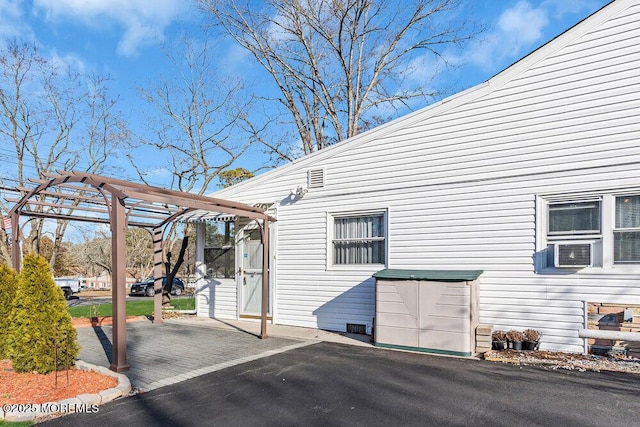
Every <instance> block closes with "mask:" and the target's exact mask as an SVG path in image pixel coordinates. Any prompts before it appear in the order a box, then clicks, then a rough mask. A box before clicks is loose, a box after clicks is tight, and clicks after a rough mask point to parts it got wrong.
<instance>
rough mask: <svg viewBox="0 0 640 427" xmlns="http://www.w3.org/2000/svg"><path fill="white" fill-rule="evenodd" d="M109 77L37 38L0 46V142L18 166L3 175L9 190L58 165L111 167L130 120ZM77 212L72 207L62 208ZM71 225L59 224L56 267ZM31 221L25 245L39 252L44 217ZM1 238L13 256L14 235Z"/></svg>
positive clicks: (20, 189) (21, 189)
mask: <svg viewBox="0 0 640 427" xmlns="http://www.w3.org/2000/svg"><path fill="white" fill-rule="evenodd" d="M107 83H108V78H106V77H100V76H85V75H83V74H81V73H80V72H78V71H77V70H75V69H73V68H72V67H69V66H67V65H65V64H63V63H61V62H60V61H55V60H52V59H48V58H46V57H44V56H42V55H41V54H40V53H39V49H38V46H37V45H36V44H35V43H28V42H23V41H19V40H9V41H8V42H7V43H6V46H5V47H4V48H3V49H1V50H0V147H3V149H2V151H1V155H2V157H3V159H4V160H5V164H10V165H11V172H7V171H6V170H3V176H2V177H1V181H2V185H3V187H4V188H5V190H6V189H13V190H14V191H13V194H14V195H15V194H18V195H21V194H25V193H26V191H28V183H27V179H28V178H30V177H36V178H43V177H44V174H45V173H47V172H54V171H55V170H56V169H80V170H85V171H89V172H93V173H95V172H100V171H101V170H102V169H103V168H104V166H105V164H106V161H107V159H108V158H109V157H110V156H111V155H113V153H114V152H115V150H116V149H118V148H120V147H121V146H122V145H123V144H124V143H125V141H126V139H127V132H126V126H125V124H124V122H123V121H122V120H121V119H120V118H119V116H118V114H117V112H116V111H115V103H116V101H115V100H113V99H110V98H109V96H108V91H107ZM14 165H15V168H13V166H14ZM44 197H50V196H39V200H38V201H39V202H43V203H44V202H45V200H44ZM0 203H2V202H0ZM0 208H1V209H2V210H3V211H4V212H6V210H7V208H8V206H7V205H5V204H4V203H2V204H1V205H0ZM26 209H27V210H33V211H37V212H40V213H43V212H51V211H52V209H55V208H51V207H47V205H46V204H41V205H37V206H34V207H26ZM72 210H73V206H71V207H70V208H67V209H65V210H64V211H56V212H55V213H58V214H68V213H70V212H71V211H72ZM67 224H68V223H67V221H64V220H58V221H56V223H55V231H54V232H53V239H52V240H53V248H52V255H51V257H50V263H51V265H52V266H54V265H56V258H57V254H58V253H59V252H60V251H61V248H62V239H63V236H64V234H65V232H66V229H67ZM28 225H29V227H28V228H29V233H28V235H27V236H25V238H24V239H23V241H24V247H25V248H24V249H25V250H26V251H35V252H39V250H40V248H39V246H40V240H41V237H42V234H43V231H44V229H45V220H44V219H32V220H31V221H29V223H28ZM13 232H15V230H14V231H13ZM3 233H4V231H3ZM2 237H3V238H2V241H1V242H0V256H2V258H3V259H4V261H5V262H9V260H10V255H9V250H8V248H7V238H6V235H4V236H2Z"/></svg>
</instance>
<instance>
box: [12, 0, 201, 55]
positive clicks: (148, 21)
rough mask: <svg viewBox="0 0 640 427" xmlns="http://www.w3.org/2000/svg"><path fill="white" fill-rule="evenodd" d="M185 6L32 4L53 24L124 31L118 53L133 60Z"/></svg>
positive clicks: (82, 0)
mask: <svg viewBox="0 0 640 427" xmlns="http://www.w3.org/2000/svg"><path fill="white" fill-rule="evenodd" d="M0 1H2V0H0ZM185 4H187V5H188V3H185V2H184V1H183V0H153V1H149V0H91V1H87V0H34V11H35V12H36V13H44V16H45V19H47V20H49V21H53V22H56V21H62V20H64V19H69V18H71V19H76V20H78V21H80V22H82V23H83V24H84V25H87V26H90V27H94V28H104V27H105V26H107V25H113V24H116V25H118V26H120V27H122V28H123V34H122V37H121V39H120V41H119V43H118V47H117V51H118V53H119V54H120V55H124V56H134V55H136V54H137V51H138V49H140V48H141V47H144V46H149V45H153V44H156V43H161V42H162V41H163V40H164V32H165V30H166V28H167V27H168V26H169V25H170V24H171V23H172V22H174V21H175V20H177V19H180V17H181V16H182V15H183V14H184V13H185V12H187V11H188V9H189V8H188V7H185Z"/></svg>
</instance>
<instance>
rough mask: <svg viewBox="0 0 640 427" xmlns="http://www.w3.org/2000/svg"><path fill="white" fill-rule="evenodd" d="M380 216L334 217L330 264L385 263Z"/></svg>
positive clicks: (383, 220) (383, 230)
mask: <svg viewBox="0 0 640 427" xmlns="http://www.w3.org/2000/svg"><path fill="white" fill-rule="evenodd" d="M385 228H386V227H385V218H384V214H382V213H380V214H369V215H359V216H354V215H350V216H335V217H334V218H333V241H332V246H333V263H334V264H335V265H354V264H385V262H386V253H385V247H386V243H385V239H386V230H385Z"/></svg>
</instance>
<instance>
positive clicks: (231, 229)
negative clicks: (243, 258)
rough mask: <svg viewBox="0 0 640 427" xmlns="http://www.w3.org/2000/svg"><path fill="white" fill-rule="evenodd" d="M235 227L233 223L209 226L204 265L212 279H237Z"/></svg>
mask: <svg viewBox="0 0 640 427" xmlns="http://www.w3.org/2000/svg"><path fill="white" fill-rule="evenodd" d="M234 240H235V226H234V223H233V222H215V223H211V224H207V225H206V228H205V238H204V263H205V265H206V276H205V277H207V278H210V279H224V278H227V279H231V278H234V277H235V268H236V257H235V244H234Z"/></svg>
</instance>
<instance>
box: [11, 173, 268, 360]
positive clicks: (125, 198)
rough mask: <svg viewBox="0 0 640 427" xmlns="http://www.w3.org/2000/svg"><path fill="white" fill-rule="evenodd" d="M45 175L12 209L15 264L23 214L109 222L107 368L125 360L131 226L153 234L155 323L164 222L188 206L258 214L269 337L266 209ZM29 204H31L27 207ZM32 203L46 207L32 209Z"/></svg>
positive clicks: (84, 176)
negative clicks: (109, 356)
mask: <svg viewBox="0 0 640 427" xmlns="http://www.w3.org/2000/svg"><path fill="white" fill-rule="evenodd" d="M44 177H45V178H44V179H30V180H29V181H31V182H33V183H35V184H36V186H35V187H34V188H32V189H29V188H19V190H20V191H21V192H22V193H23V196H22V197H21V198H20V199H16V200H9V201H10V202H14V203H15V205H14V206H13V208H12V209H11V210H10V211H9V217H10V218H11V227H12V229H13V230H14V232H13V233H11V247H12V261H13V268H14V269H15V270H16V271H19V270H20V266H21V262H22V259H21V252H20V242H19V235H20V233H19V232H18V231H19V227H20V217H21V216H27V217H40V218H53V219H59V220H65V221H67V220H68V221H84V222H93V223H103V224H110V228H111V243H112V244H111V255H112V256H111V258H112V275H111V283H112V284H111V289H112V297H111V298H112V302H113V313H112V315H113V337H112V349H113V350H112V359H111V360H112V361H111V365H110V367H109V369H111V370H113V371H116V372H122V371H125V370H127V369H128V368H129V366H128V365H127V337H126V334H127V329H126V304H125V302H126V285H125V282H126V263H125V259H126V258H125V257H126V247H125V233H126V231H127V228H128V227H129V226H132V227H142V228H145V229H147V230H149V231H150V232H151V234H152V236H153V253H154V278H155V283H154V288H155V300H154V317H153V318H154V323H161V322H162V279H161V276H163V272H162V261H163V260H162V235H163V231H164V228H165V227H166V226H167V225H169V224H171V223H172V222H174V221H176V220H178V219H179V218H180V217H181V216H182V215H184V214H187V213H189V212H194V211H196V210H198V211H204V212H211V213H224V214H232V215H236V216H238V217H244V218H250V219H252V220H255V221H256V222H257V223H258V226H259V227H260V232H261V237H262V245H263V251H262V252H263V262H262V313H261V334H260V337H261V338H263V339H264V338H266V337H267V299H268V278H269V274H268V266H269V262H268V260H269V223H270V222H274V221H276V220H275V218H273V217H271V216H269V215H267V214H266V213H265V212H264V210H263V209H261V208H258V207H254V206H249V205H246V204H243V203H236V202H231V201H227V200H222V199H217V198H212V197H205V196H200V195H196V194H191V193H184V192H179V191H173V190H166V189H163V188H159V187H152V186H148V185H143V184H137V183H132V182H128V181H125V180H120V179H114V178H107V177H104V176H98V175H93V174H89V173H85V172H76V171H58V172H57V173H56V174H45V175H44ZM27 207H29V208H28V209H26V208H27ZM34 207H43V208H48V209H47V210H46V211H44V209H38V210H33V209H32V208H34Z"/></svg>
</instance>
